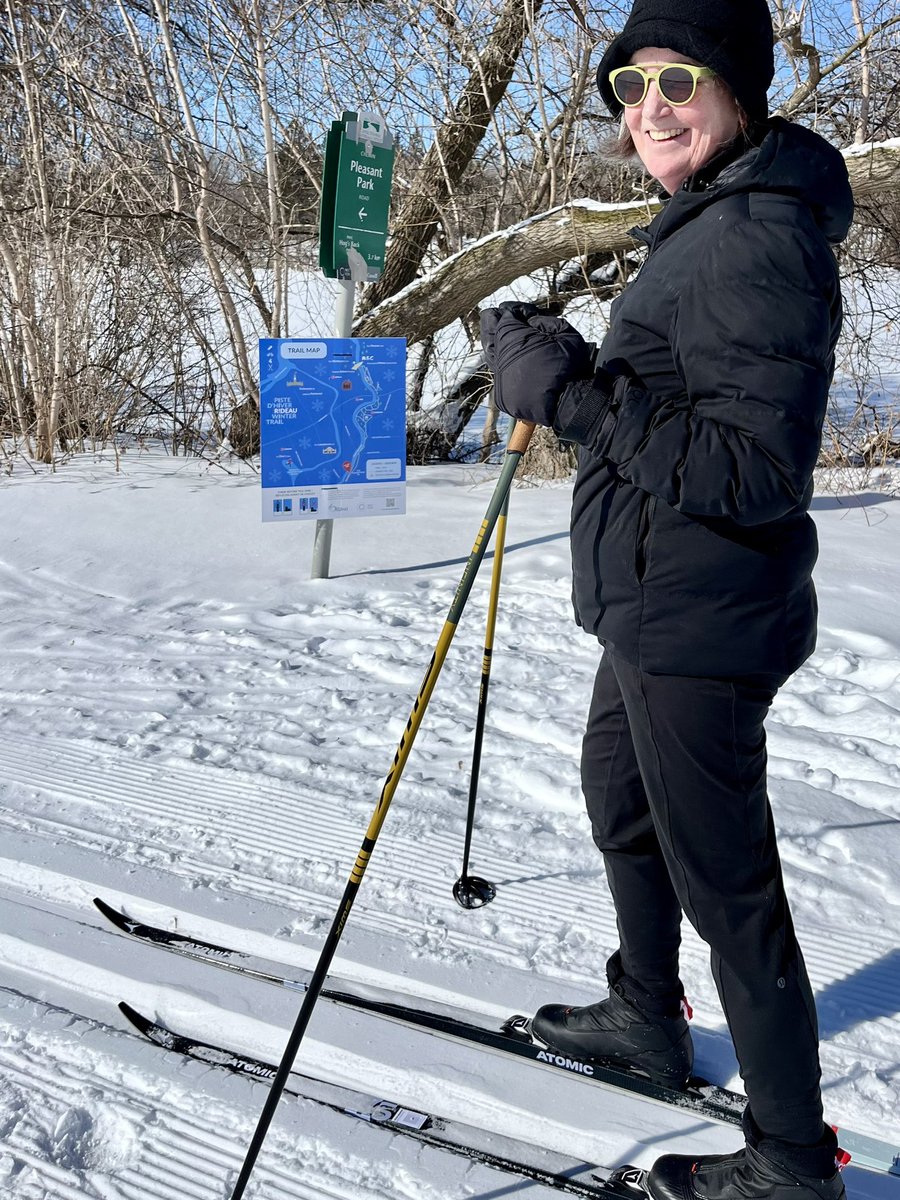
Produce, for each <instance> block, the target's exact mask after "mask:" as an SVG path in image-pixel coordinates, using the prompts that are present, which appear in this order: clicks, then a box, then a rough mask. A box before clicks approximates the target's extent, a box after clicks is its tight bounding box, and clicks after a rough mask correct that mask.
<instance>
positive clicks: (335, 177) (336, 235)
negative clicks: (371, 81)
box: [319, 111, 394, 283]
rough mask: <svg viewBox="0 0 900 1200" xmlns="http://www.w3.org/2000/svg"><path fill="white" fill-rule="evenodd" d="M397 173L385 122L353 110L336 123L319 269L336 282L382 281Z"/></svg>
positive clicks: (328, 148) (329, 146)
mask: <svg viewBox="0 0 900 1200" xmlns="http://www.w3.org/2000/svg"><path fill="white" fill-rule="evenodd" d="M393 168H394V139H393V137H392V136H391V134H390V132H389V131H388V127H387V125H386V124H385V122H384V118H383V117H380V116H378V115H377V114H376V113H365V112H360V113H356V112H350V111H347V112H345V113H344V114H343V117H342V118H341V120H340V121H332V123H331V132H330V133H329V134H328V140H327V141H326V143H325V167H324V171H323V174H322V203H321V207H320V210H319V265H320V266H321V268H322V270H323V271H324V273H325V274H326V275H327V276H328V277H329V278H330V279H358V280H361V281H362V282H368V283H372V282H374V281H375V280H376V279H379V278H380V277H381V273H382V271H383V270H384V253H385V243H386V241H387V233H388V211H389V208H390V202H391V175H392V173H393ZM354 267H355V270H354Z"/></svg>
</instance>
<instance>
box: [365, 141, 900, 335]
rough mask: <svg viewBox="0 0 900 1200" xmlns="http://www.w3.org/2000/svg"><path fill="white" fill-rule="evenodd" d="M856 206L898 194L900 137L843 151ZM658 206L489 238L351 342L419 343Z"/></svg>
mask: <svg viewBox="0 0 900 1200" xmlns="http://www.w3.org/2000/svg"><path fill="white" fill-rule="evenodd" d="M844 157H845V159H846V161H847V169H848V171H849V173H850V182H851V185H852V187H853V191H854V195H855V196H856V197H857V198H858V199H862V198H870V197H872V196H873V195H878V194H881V193H886V192H890V191H891V190H893V189H897V188H900V138H892V139H891V140H890V141H886V142H878V143H874V144H870V145H867V146H852V147H850V148H849V149H848V150H845V151H844ZM658 210H659V201H655V200H649V199H648V200H641V201H637V202H632V203H628V204H600V203H598V202H596V201H594V200H573V201H571V202H570V203H569V204H564V205H561V206H560V207H559V208H553V209H550V211H549V212H545V213H540V214H539V215H538V216H535V217H529V218H528V220H526V221H522V222H520V223H519V224H518V225H512V226H511V227H510V228H509V229H503V230H501V231H500V232H499V233H492V234H489V235H488V236H487V237H484V238H481V239H480V240H479V241H477V242H473V243H472V245H470V246H466V247H465V249H463V250H460V251H459V253H457V254H454V255H452V256H451V257H450V258H447V259H444V261H443V262H442V263H440V264H439V265H438V266H437V267H435V269H434V270H433V271H430V272H429V273H428V274H427V275H425V276H423V277H422V278H421V279H416V280H415V281H414V282H413V283H410V284H408V285H407V287H405V288H404V289H403V290H402V291H400V292H397V293H396V295H393V296H390V297H389V298H388V299H387V300H384V301H382V303H381V304H379V305H378V307H377V308H373V309H372V310H371V311H370V312H368V313H366V314H365V316H364V317H362V318H361V319H360V320H359V321H358V322H357V323H356V325H355V326H354V329H353V333H354V335H355V336H357V337H405V338H407V339H408V341H409V342H410V343H414V342H419V341H421V340H422V339H423V338H425V337H428V335H429V334H432V333H436V332H437V330H439V329H443V328H444V327H445V326H446V325H449V324H450V323H451V322H452V321H455V320H457V319H458V318H459V317H462V316H464V315H465V314H466V313H468V312H470V311H471V310H472V309H473V308H475V307H476V305H477V304H478V303H479V302H480V301H481V300H483V299H484V297H485V296H488V295H490V294H491V293H492V292H495V291H497V289H498V288H501V287H505V286H506V285H507V284H510V283H512V282H513V280H515V279H520V278H521V277H522V276H523V275H530V274H531V273H532V272H533V271H537V270H540V269H541V268H542V267H549V266H553V265H555V264H557V263H560V262H564V261H565V260H566V259H570V258H578V257H583V256H586V255H589V254H597V253H599V252H602V251H607V252H615V251H619V250H628V249H630V248H631V247H633V246H634V244H635V243H634V239H633V238H632V237H631V236H630V234H629V230H631V229H632V228H634V226H635V225H645V224H647V222H648V221H649V220H650V219H651V218H652V217H653V215H654V214H655V213H656V212H658Z"/></svg>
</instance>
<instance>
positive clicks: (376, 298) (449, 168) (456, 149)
mask: <svg viewBox="0 0 900 1200" xmlns="http://www.w3.org/2000/svg"><path fill="white" fill-rule="evenodd" d="M542 2H543V0H532V2H531V3H530V5H529V9H530V12H529V17H528V18H526V14H525V11H524V6H523V4H522V2H521V0H505V3H504V5H503V8H502V10H501V12H500V16H499V18H498V19H497V24H496V25H495V26H494V30H493V33H492V34H491V38H490V41H489V42H488V44H487V46H486V47H485V49H484V51H483V52H482V53H481V54H480V55H479V57H478V61H477V63H476V66H475V69H473V71H472V74H471V76H470V77H469V80H468V82H467V84H466V86H465V87H464V89H463V91H462V95H461V96H460V97H459V100H458V101H457V102H456V105H455V107H454V109H453V111H452V113H451V114H450V115H449V117H448V119H447V120H446V121H445V122H444V123H443V125H441V127H440V129H439V130H438V132H437V135H436V137H435V139H434V143H433V145H432V146H431V147H430V149H429V150H428V153H427V154H426V155H425V158H424V161H423V163H422V168H421V170H420V171H419V173H418V176H417V178H416V181H415V183H414V184H413V186H412V188H411V190H410V191H409V193H408V194H407V196H406V199H405V200H404V202H403V204H402V205H401V208H400V212H399V213H398V214H397V217H396V219H395V220H394V221H392V223H391V242H390V246H389V248H388V253H387V258H386V259H385V264H384V273H383V274H382V276H381V278H380V279H379V280H378V282H377V283H375V284H373V285H372V287H371V288H367V289H366V294H365V296H364V297H363V303H362V311H363V312H364V313H365V312H368V311H369V310H370V309H373V308H374V307H375V306H376V305H378V304H380V303H381V302H382V301H383V300H385V299H387V297H388V296H393V295H394V294H395V293H396V292H399V291H400V290H401V288H405V287H406V285H407V284H408V283H411V282H412V280H413V279H415V277H416V272H417V271H418V269H419V267H420V265H421V263H422V259H423V257H424V255H425V251H426V250H427V249H428V246H429V245H430V243H431V239H432V238H433V237H434V233H435V230H436V228H437V224H438V215H439V210H440V206H441V205H442V204H444V203H445V201H446V200H447V198H448V196H449V194H450V190H451V189H452V188H453V187H454V186H455V185H456V184H457V183H458V182H459V180H460V178H461V177H462V174H463V172H464V171H465V169H466V167H467V166H468V165H469V163H470V162H471V161H472V157H473V155H474V154H475V151H476V150H477V149H478V147H479V145H480V144H481V140H482V138H483V137H484V134H485V131H486V130H487V128H488V125H489V124H490V120H491V115H492V113H493V112H494V110H495V109H496V107H497V105H498V104H499V103H500V101H501V100H502V99H503V96H504V94H505V92H506V89H507V87H508V86H509V82H510V80H511V79H512V76H513V71H514V70H515V67H516V62H517V61H518V58H519V55H520V54H521V53H522V46H523V45H524V42H525V36H526V34H527V32H528V26H529V20H530V21H532V22H533V21H534V20H536V18H537V14H538V12H539V10H540V7H541V4H542Z"/></svg>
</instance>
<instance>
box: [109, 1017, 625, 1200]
mask: <svg viewBox="0 0 900 1200" xmlns="http://www.w3.org/2000/svg"><path fill="white" fill-rule="evenodd" d="M119 1008H120V1010H121V1011H122V1013H123V1014H124V1015H125V1016H126V1017H127V1018H128V1020H129V1021H130V1022H131V1024H132V1025H134V1027H135V1028H136V1029H137V1030H138V1032H139V1033H142V1034H143V1035H144V1037H146V1038H149V1039H150V1041H151V1042H154V1043H155V1044H156V1045H157V1046H161V1047H162V1048H163V1049H165V1050H173V1051H175V1052H176V1053H177V1054H184V1055H186V1056H187V1057H189V1058H195V1059H198V1060H199V1061H200V1062H203V1063H207V1064H209V1065H211V1066H214V1067H222V1068H223V1069H225V1070H227V1071H233V1072H235V1073H237V1074H240V1075H249V1076H250V1077H251V1078H252V1079H259V1080H263V1081H269V1080H271V1079H272V1077H273V1076H274V1074H275V1070H276V1068H275V1067H273V1066H272V1065H270V1064H269V1063H265V1062H260V1061H259V1060H258V1059H255V1058H250V1057H249V1056H247V1055H244V1054H240V1053H239V1052H237V1051H235V1050H230V1049H227V1048H226V1047H223V1046H215V1045H211V1044H210V1043H208V1042H199V1041H196V1040H195V1039H194V1038H190V1037H186V1036H185V1035H184V1034H181V1033H176V1032H174V1031H173V1030H171V1029H166V1028H165V1027H164V1026H162V1025H159V1024H158V1023H157V1022H156V1021H151V1020H150V1019H149V1018H148V1017H145V1016H143V1014H141V1013H139V1012H138V1011H137V1010H136V1009H134V1008H132V1007H131V1005H130V1004H125V1003H122V1004H120V1005H119ZM284 1090H285V1092H286V1093H288V1094H289V1095H292V1096H297V1097H299V1098H301V1099H303V1100H309V1101H312V1102H313V1103H314V1104H319V1105H322V1106H323V1107H325V1108H330V1109H332V1110H333V1111H335V1112H339V1113H343V1114H344V1115H346V1116H349V1117H355V1118H356V1119H357V1120H361V1121H368V1122H371V1123H372V1124H375V1125H379V1126H381V1127H382V1128H385V1129H389V1130H390V1131H391V1132H392V1133H399V1134H403V1135H404V1136H405V1137H411V1138H415V1140H416V1141H419V1142H423V1143H425V1144H426V1145H429V1146H437V1147H439V1148H440V1149H442V1150H447V1151H450V1152H451V1153H452V1154H460V1155H463V1156H464V1157H466V1158H469V1159H472V1160H473V1161H475V1162H479V1163H483V1164H484V1165H485V1166H488V1167H496V1168H498V1169H499V1170H501V1171H506V1172H507V1173H509V1174H514V1175H519V1176H522V1177H523V1178H525V1179H531V1180H534V1181H536V1182H538V1183H542V1184H545V1185H546V1186H548V1187H552V1188H558V1189H559V1190H560V1191H563V1192H568V1193H569V1194H570V1195H573V1196H594V1197H597V1196H603V1197H607V1198H608V1200H646V1193H645V1191H644V1187H643V1179H644V1173H643V1171H641V1170H639V1169H638V1168H636V1167H620V1168H618V1169H617V1170H615V1171H610V1170H607V1169H606V1168H604V1167H598V1166H594V1165H592V1164H591V1163H585V1162H579V1161H578V1160H577V1159H570V1158H568V1157H566V1156H565V1155H562V1154H557V1153H555V1152H554V1151H551V1150H545V1149H542V1148H541V1147H535V1146H531V1145H529V1144H528V1143H526V1142H520V1141H517V1140H515V1139H514V1138H508V1137H501V1136H498V1135H496V1134H492V1133H486V1132H485V1131H483V1130H481V1129H477V1128H475V1127H474V1126H472V1125H466V1124H464V1123H463V1122H460V1121H451V1120H447V1119H445V1118H443V1117H437V1116H432V1115H431V1114H430V1113H424V1112H419V1111H417V1110H415V1109H412V1108H407V1107H405V1106H403V1105H401V1104H397V1103H395V1102H394V1101H392V1100H384V1099H376V1098H375V1097H373V1096H366V1095H363V1094H362V1093H360V1092H355V1091H353V1090H352V1089H351V1088H347V1087H343V1086H341V1085H338V1084H333V1083H327V1082H325V1081H324V1080H321V1079H316V1078H314V1077H312V1076H308V1075H301V1074H299V1073H298V1072H296V1071H292V1072H291V1076H290V1082H289V1083H288V1085H287V1087H286V1088H285V1089H284Z"/></svg>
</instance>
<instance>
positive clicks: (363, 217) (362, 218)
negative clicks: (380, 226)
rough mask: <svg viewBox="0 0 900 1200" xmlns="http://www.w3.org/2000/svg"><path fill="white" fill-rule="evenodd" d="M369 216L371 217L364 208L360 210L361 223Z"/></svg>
mask: <svg viewBox="0 0 900 1200" xmlns="http://www.w3.org/2000/svg"><path fill="white" fill-rule="evenodd" d="M368 215H369V214H368V213H367V212H366V210H365V209H364V208H361V209H360V210H359V219H360V220H361V221H364V220H365V219H366V217H367V216H368Z"/></svg>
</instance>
